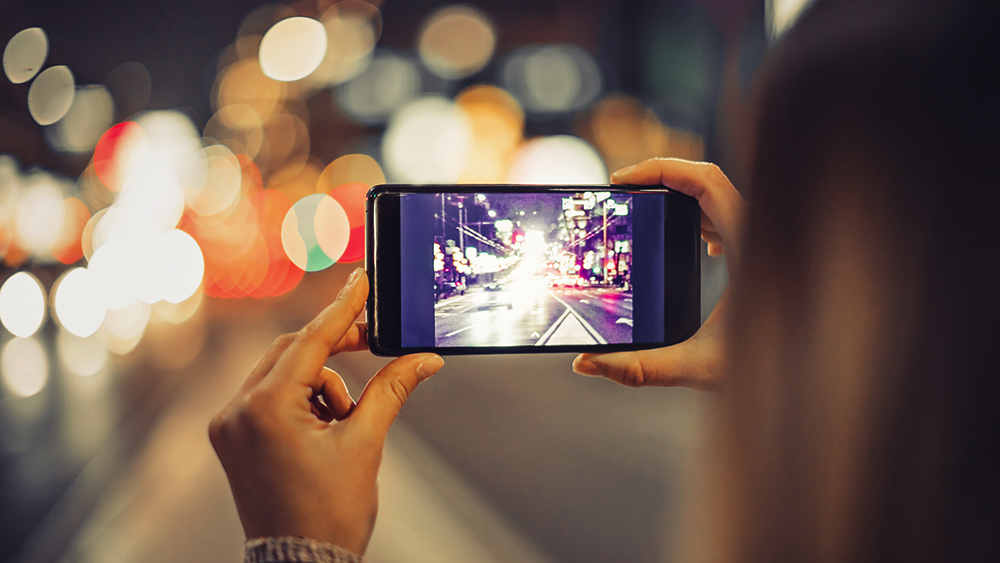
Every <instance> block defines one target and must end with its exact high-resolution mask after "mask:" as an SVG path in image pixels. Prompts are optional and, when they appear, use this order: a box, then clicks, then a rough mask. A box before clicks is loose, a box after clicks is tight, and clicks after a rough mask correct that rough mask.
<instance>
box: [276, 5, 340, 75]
mask: <svg viewBox="0 0 1000 563" xmlns="http://www.w3.org/2000/svg"><path fill="white" fill-rule="evenodd" d="M326 45H327V42H326V30H325V29H324V28H323V24H321V23H320V22H319V21H317V20H314V19H312V18H306V17H302V16H296V17H291V18H286V19H283V20H281V21H279V22H278V23H276V24H274V25H273V26H272V27H271V29H269V30H268V31H267V33H265V34H264V38H263V39H262V40H261V42H260V68H261V70H262V71H264V75H265V76H267V77H268V78H273V79H274V80H279V81H281V82H292V81H295V80H302V79H303V78H305V77H307V76H309V75H310V74H312V72H313V71H314V70H316V69H317V68H318V67H319V65H320V63H321V62H323V57H324V56H325V55H326Z"/></svg>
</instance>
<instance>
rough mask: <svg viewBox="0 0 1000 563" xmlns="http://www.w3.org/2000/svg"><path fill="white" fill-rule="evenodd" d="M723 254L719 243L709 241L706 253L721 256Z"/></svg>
mask: <svg viewBox="0 0 1000 563" xmlns="http://www.w3.org/2000/svg"><path fill="white" fill-rule="evenodd" d="M723 254H725V252H723V248H722V245H721V244H718V243H714V242H710V243H708V255H709V256H722V255H723Z"/></svg>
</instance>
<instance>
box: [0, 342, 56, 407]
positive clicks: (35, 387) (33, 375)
mask: <svg viewBox="0 0 1000 563" xmlns="http://www.w3.org/2000/svg"><path fill="white" fill-rule="evenodd" d="M0 372H2V373H3V382H4V384H5V385H6V386H7V389H8V390H10V392H11V393H13V394H14V395H15V396H17V397H31V396H32V395H37V394H38V393H39V392H40V391H41V390H42V389H44V388H45V383H46V382H47V381H48V379H49V359H48V357H46V355H45V348H43V347H42V345H41V343H40V342H38V340H36V339H34V338H12V339H11V340H10V341H8V342H7V343H6V344H4V347H3V350H2V351H0Z"/></svg>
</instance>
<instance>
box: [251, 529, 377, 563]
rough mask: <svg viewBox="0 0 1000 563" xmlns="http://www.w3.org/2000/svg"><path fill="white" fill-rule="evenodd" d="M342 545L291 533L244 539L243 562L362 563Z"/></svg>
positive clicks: (359, 558) (360, 559)
mask: <svg viewBox="0 0 1000 563" xmlns="http://www.w3.org/2000/svg"><path fill="white" fill-rule="evenodd" d="M363 561H364V560H363V559H362V557H361V556H360V555H358V554H357V553H354V552H353V551H348V550H346V549H344V548H342V547H338V546H336V545H333V544H330V543H325V542H321V541H316V540H311V539H308V538H296V537H291V536H283V537H276V538H275V537H271V538H254V539H252V540H247V543H246V551H245V554H244V557H243V563H286V562H289V563H291V562H294V563H363Z"/></svg>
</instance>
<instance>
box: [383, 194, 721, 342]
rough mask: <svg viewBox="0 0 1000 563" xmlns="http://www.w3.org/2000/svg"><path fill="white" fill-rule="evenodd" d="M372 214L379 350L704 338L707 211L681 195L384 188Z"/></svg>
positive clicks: (664, 340)
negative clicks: (702, 233)
mask: <svg viewBox="0 0 1000 563" xmlns="http://www.w3.org/2000/svg"><path fill="white" fill-rule="evenodd" d="M366 212H367V219H368V222H367V268H368V273H369V280H370V283H371V291H370V293H369V297H368V310H367V318H368V345H369V347H370V348H371V351H372V352H373V353H375V354H377V355H383V356H399V355H403V354H408V353H412V352H436V353H438V354H524V353H543V352H570V351H572V352H581V351H587V352H605V351H618V350H636V349H643V348H656V347H661V346H666V345H669V344H675V343H677V342H680V341H682V340H685V339H687V338H688V337H690V336H691V335H692V334H694V333H695V331H696V330H698V327H699V324H700V317H701V310H700V307H701V287H700V281H701V279H700V278H701V274H700V271H701V267H700V266H701V264H700V262H701V240H700V220H701V211H700V209H699V207H698V203H697V201H695V200H694V199H693V198H691V197H689V196H686V195H684V194H681V193H679V192H675V191H672V190H670V189H667V188H662V187H650V186H621V185H596V186H590V185H588V186H583V185H577V186H525V185H438V186H428V185H423V186H410V185H380V186H376V187H374V188H373V189H372V190H371V191H369V192H368V198H367V209H366Z"/></svg>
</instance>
